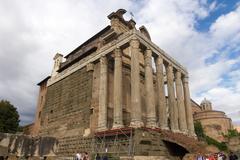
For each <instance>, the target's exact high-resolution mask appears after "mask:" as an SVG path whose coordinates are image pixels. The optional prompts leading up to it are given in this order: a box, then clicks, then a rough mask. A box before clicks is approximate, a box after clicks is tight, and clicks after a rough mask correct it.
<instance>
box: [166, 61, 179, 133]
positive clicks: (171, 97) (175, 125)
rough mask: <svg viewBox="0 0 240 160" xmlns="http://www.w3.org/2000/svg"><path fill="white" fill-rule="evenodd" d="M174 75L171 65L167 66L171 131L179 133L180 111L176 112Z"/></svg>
mask: <svg viewBox="0 0 240 160" xmlns="http://www.w3.org/2000/svg"><path fill="white" fill-rule="evenodd" d="M173 80H174V75H173V67H172V65H171V64H169V65H168V66H167V87H168V106H169V116H170V127H171V130H172V131H174V132H176V131H178V117H177V115H178V113H177V112H178V111H177V110H176V108H177V107H176V100H175V91H174V81H173Z"/></svg>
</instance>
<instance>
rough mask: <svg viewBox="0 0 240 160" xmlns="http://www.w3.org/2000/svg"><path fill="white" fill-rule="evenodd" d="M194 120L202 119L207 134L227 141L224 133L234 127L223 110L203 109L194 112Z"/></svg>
mask: <svg viewBox="0 0 240 160" xmlns="http://www.w3.org/2000/svg"><path fill="white" fill-rule="evenodd" d="M194 120H195V121H200V122H201V124H202V126H203V129H204V132H205V133H206V135H208V136H210V137H212V138H214V139H216V140H218V141H221V142H222V141H225V138H224V137H223V134H227V132H228V130H229V129H232V122H231V119H230V118H228V117H227V116H226V115H225V113H224V112H221V111H214V110H208V111H202V112H198V113H195V114H194Z"/></svg>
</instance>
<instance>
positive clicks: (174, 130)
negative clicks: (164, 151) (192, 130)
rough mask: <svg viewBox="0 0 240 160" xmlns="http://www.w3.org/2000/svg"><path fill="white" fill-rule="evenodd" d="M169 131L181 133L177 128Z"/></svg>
mask: <svg viewBox="0 0 240 160" xmlns="http://www.w3.org/2000/svg"><path fill="white" fill-rule="evenodd" d="M171 131H172V132H174V133H181V131H180V130H178V129H172V130H171Z"/></svg>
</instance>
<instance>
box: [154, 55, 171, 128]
mask: <svg viewBox="0 0 240 160" xmlns="http://www.w3.org/2000/svg"><path fill="white" fill-rule="evenodd" d="M155 64H156V75H157V78H156V81H157V97H158V100H157V106H158V109H159V127H160V128H161V129H168V124H167V106H166V97H165V88H164V75H163V59H162V58H161V57H160V56H158V57H157V58H156V59H155Z"/></svg>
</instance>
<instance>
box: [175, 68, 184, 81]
mask: <svg viewBox="0 0 240 160" xmlns="http://www.w3.org/2000/svg"><path fill="white" fill-rule="evenodd" d="M175 75H176V79H178V80H180V79H181V77H182V73H181V72H180V71H179V70H177V72H176V74H175Z"/></svg>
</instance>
